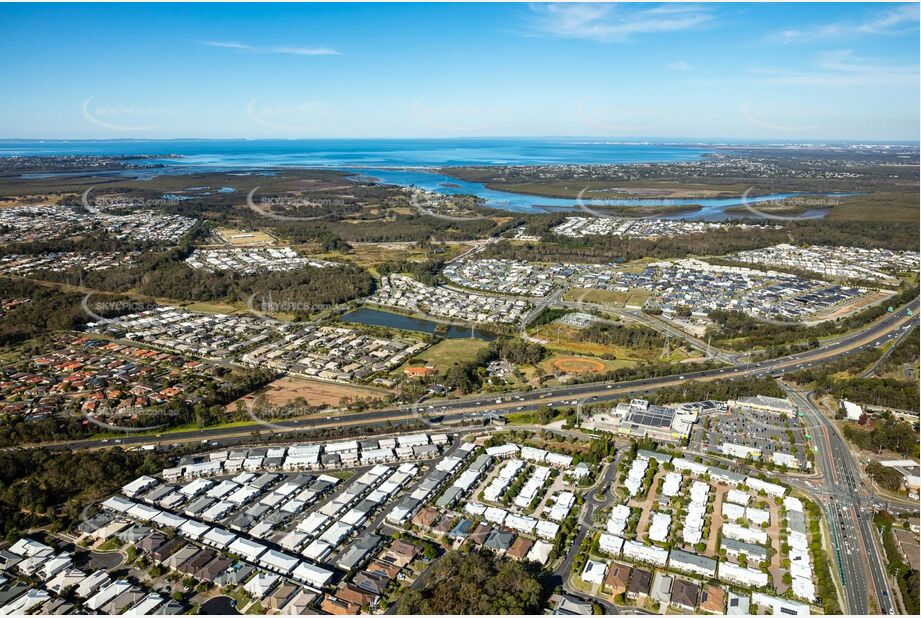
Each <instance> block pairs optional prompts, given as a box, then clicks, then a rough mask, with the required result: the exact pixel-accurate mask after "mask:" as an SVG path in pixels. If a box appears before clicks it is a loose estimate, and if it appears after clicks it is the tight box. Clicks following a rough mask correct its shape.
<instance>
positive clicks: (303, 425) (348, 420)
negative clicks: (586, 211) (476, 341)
mask: <svg viewBox="0 0 921 618" xmlns="http://www.w3.org/2000/svg"><path fill="white" fill-rule="evenodd" d="M918 307H919V301H918V299H915V300H914V301H912V302H910V303H908V304H907V305H904V306H902V307H899V308H898V309H897V310H895V311H893V312H892V313H889V314H887V315H885V316H884V317H883V318H881V319H879V320H877V321H876V322H874V323H872V324H870V325H868V326H867V327H865V328H864V329H862V330H860V331H858V332H855V333H850V334H847V335H844V336H840V337H837V338H834V339H830V340H828V341H826V342H825V343H824V344H823V345H821V346H820V347H818V348H816V349H812V350H808V351H805V352H800V353H797V354H793V355H790V356H784V357H779V358H775V359H771V360H765V361H763V362H759V363H744V364H736V365H734V366H733V365H730V366H722V367H718V368H712V369H706V370H703V371H695V372H688V373H686V374H684V375H677V376H676V375H669V376H662V377H654V378H647V379H641V380H631V381H626V382H594V383H588V384H577V385H566V386H558V387H551V388H544V389H537V390H532V391H527V392H520V393H514V394H503V395H502V396H501V397H498V398H484V397H483V396H479V397H467V398H457V399H450V400H445V401H443V402H441V403H431V402H429V403H423V404H419V405H414V406H410V407H406V406H402V407H394V408H387V409H381V410H372V411H365V412H356V413H348V414H346V413H343V414H342V416H325V417H324V416H320V417H310V418H301V419H293V420H282V421H274V422H273V423H271V427H268V425H269V424H268V423H267V424H266V425H265V426H263V425H260V424H259V422H258V421H257V422H255V423H254V424H251V425H243V426H234V427H214V428H205V429H202V430H193V431H180V432H174V433H170V434H169V435H168V436H166V437H164V436H161V435H152V434H149V433H148V434H143V435H131V434H126V435H125V436H124V437H122V438H120V439H117V440H111V439H110V440H104V439H91V440H80V441H72V442H66V443H59V444H56V445H55V447H54V448H68V449H79V448H100V447H105V446H111V445H112V444H113V442H114V443H117V444H118V445H120V446H125V447H127V446H142V445H155V444H160V443H163V442H168V443H172V444H177V443H181V442H192V441H202V442H212V443H217V442H219V443H221V444H231V443H238V442H246V441H251V440H253V439H254V438H256V437H257V434H263V435H270V434H274V433H294V432H302V431H305V430H315V429H324V428H341V427H343V426H356V427H357V426H371V427H386V426H389V425H390V424H391V423H393V422H398V421H413V420H414V421H421V422H426V423H431V422H435V423H438V424H449V423H459V422H463V421H474V422H476V421H484V422H485V421H486V420H487V419H488V418H490V417H492V416H495V415H500V414H503V413H509V412H518V411H531V410H536V409H538V408H540V407H541V406H545V405H549V406H558V407H562V406H566V407H571V406H577V407H581V404H583V403H584V404H596V403H604V402H613V401H616V400H619V399H623V398H624V397H626V396H636V395H642V394H644V393H649V392H653V391H656V390H660V389H663V388H668V387H675V386H680V385H682V384H686V383H688V382H689V381H698V382H708V381H721V380H735V379H740V378H745V377H758V376H774V377H779V376H781V375H782V374H784V373H786V372H792V371H797V370H800V369H804V368H807V367H811V366H814V365H816V364H820V363H825V362H829V361H832V360H836V359H840V358H842V357H845V356H848V355H850V354H855V353H858V352H860V351H862V350H866V349H869V348H872V347H880V346H882V345H884V344H885V343H887V342H889V341H891V340H892V339H894V338H898V339H901V338H902V337H904V336H905V334H906V332H907V331H908V330H910V329H911V327H912V326H913V325H915V324H917V323H918ZM722 358H723V359H724V360H736V361H737V359H738V357H732V358H728V357H726V356H723V357H722ZM789 395H790V397H791V399H792V400H793V401H794V402H795V403H796V404H797V405H798V407H799V408H800V410H801V411H802V412H803V413H804V414H805V417H806V418H807V420H808V422H809V423H810V425H811V427H812V428H813V429H814V430H815V433H816V436H815V439H816V440H817V441H818V450H817V457H816V460H817V463H818V471H819V472H820V473H821V475H822V479H821V482H819V483H817V482H814V481H813V482H808V481H804V480H802V479H797V478H795V477H790V478H788V479H787V480H788V481H792V483H791V484H793V485H795V486H797V488H799V489H801V490H803V491H806V492H808V493H810V494H811V495H812V496H813V497H815V498H817V499H818V503H819V505H820V507H821V508H822V511H823V513H824V516H825V520H826V522H827V524H828V526H829V535H830V538H831V541H832V546H833V548H834V550H835V556H834V557H833V559H834V562H835V563H836V566H837V568H838V571H839V575H840V577H841V580H842V582H843V584H844V585H843V590H844V597H845V607H846V609H847V611H848V612H850V613H856V614H865V613H868V612H869V611H870V609H871V608H870V607H869V596H870V595H869V593H870V592H871V591H872V592H873V593H874V595H873V596H874V597H875V598H876V599H877V600H878V604H879V606H880V609H881V611H882V612H883V613H894V611H895V608H894V605H893V600H892V597H891V594H890V592H889V586H888V583H887V582H888V578H887V575H886V568H885V564H884V563H883V561H882V548H881V547H879V543H878V541H877V540H876V536H875V534H874V533H873V530H872V522H871V521H870V520H871V515H870V513H871V512H872V511H871V510H870V509H871V507H873V506H874V504H879V502H880V501H879V499H877V498H876V497H875V496H874V495H873V494H871V492H870V491H868V490H867V485H866V484H865V483H864V482H863V481H862V479H861V475H860V467H859V465H858V463H857V462H856V461H855V460H854V457H853V455H852V454H851V452H850V450H849V449H848V447H847V445H846V444H845V442H844V439H843V438H842V437H841V435H840V434H839V433H838V431H837V429H836V428H835V426H834V424H833V423H832V422H831V421H830V420H829V419H828V418H827V417H826V416H825V415H824V414H823V413H822V412H821V411H819V410H818V409H817V408H816V406H815V404H814V403H813V402H812V400H811V399H810V398H809V396H808V393H805V394H804V393H798V392H795V391H790V392H789ZM493 397H495V396H493ZM292 437H293V436H292ZM613 468H614V467H613V466H611V467H610V468H609V470H613ZM608 476H609V475H608V474H605V478H604V479H603V481H602V483H607V482H609V479H608V478H607V477H608ZM606 493H608V494H609V493H610V492H606ZM592 500H594V496H593V498H592ZM602 506H604V504H594V503H592V501H591V500H590V501H589V509H588V510H589V516H590V512H591V510H592V508H594V507H598V508H601V507H602ZM884 506H887V507H889V508H890V509H891V510H894V511H896V512H899V511H902V512H904V511H909V510H910V511H916V510H917V505H911V504H905V503H901V504H892V503H888V504H885V505H884ZM582 528H583V530H584V529H585V527H584V526H583V527H582ZM579 542H580V539H576V542H575V543H574V546H575V547H578V544H579ZM570 558H571V556H569V557H567V560H569V559H570ZM868 575H869V577H868ZM564 577H565V576H564ZM868 582H869V583H870V584H872V588H871V587H870V586H868ZM608 609H610V610H613V609H614V608H613V607H611V608H608Z"/></svg>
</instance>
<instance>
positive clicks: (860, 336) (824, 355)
mask: <svg viewBox="0 0 921 618" xmlns="http://www.w3.org/2000/svg"><path fill="white" fill-rule="evenodd" d="M907 307H910V308H911V309H912V312H913V314H914V315H913V316H908V315H907V313H906V311H905V309H906V308H907ZM917 321H918V300H917V299H916V300H914V301H912V302H911V303H909V304H908V305H906V306H905V307H902V308H900V309H899V310H898V311H896V312H894V313H892V314H888V315H887V316H885V317H884V318H883V319H881V320H879V321H877V322H875V323H873V324H871V325H870V326H868V327H867V328H865V329H864V330H862V331H859V332H857V333H854V334H850V335H848V336H845V337H842V338H841V339H839V340H837V341H834V342H832V343H830V344H828V345H824V346H820V347H819V348H816V349H814V350H808V351H806V352H800V353H798V354H793V355H790V356H784V357H780V358H776V359H771V360H766V361H763V362H760V363H748V364H745V365H739V366H735V367H726V368H721V369H709V370H706V371H696V372H688V373H687V374H685V375H681V376H676V375H671V376H663V377H658V378H648V379H644V380H631V381H627V382H593V383H589V384H576V385H567V386H559V387H552V388H545V389H536V390H532V391H528V392H522V393H512V394H508V393H506V394H503V395H502V396H501V397H497V398H495V399H490V398H488V397H483V396H479V397H467V398H458V399H452V400H447V401H445V402H444V403H441V404H439V403H430V405H429V406H428V407H424V408H420V411H421V412H424V413H426V414H427V415H429V416H431V417H432V418H433V419H435V420H438V421H439V422H442V423H444V422H452V421H462V420H477V419H483V418H484V417H486V416H487V415H489V414H496V413H498V414H502V413H508V412H517V411H530V410H536V409H538V408H540V407H541V406H542V405H550V406H574V405H576V402H577V401H578V400H580V399H581V400H584V402H585V403H588V404H593V403H603V402H606V401H615V400H618V399H621V398H623V397H624V396H627V395H630V396H634V395H641V394H644V393H649V392H653V391H656V390H659V389H662V388H667V387H671V386H680V385H682V384H684V383H686V382H687V381H691V380H695V381H717V380H733V379H739V378H745V377H751V376H769V375H770V376H780V375H782V374H783V373H785V372H790V371H797V370H799V369H803V368H806V367H811V366H813V365H816V364H820V363H824V362H828V361H831V360H835V359H838V358H841V357H844V356H847V355H849V354H854V353H857V352H860V351H862V350H866V349H868V348H871V347H873V346H875V345H882V344H883V343H885V342H886V341H888V340H889V339H891V338H892V337H895V336H896V335H897V334H900V329H903V328H905V329H908V328H911V325H913V324H916V323H917ZM413 418H418V415H417V414H415V412H413V411H412V410H410V409H409V408H407V407H400V408H387V409H382V410H371V411H367V412H358V413H352V414H342V415H341V416H325V417H324V416H318V417H309V418H302V419H295V420H290V421H277V422H273V425H274V427H268V426H261V425H259V424H253V425H244V426H237V427H213V428H205V429H201V430H191V431H181V432H173V433H169V434H164V435H163V436H156V435H150V434H144V435H132V434H130V433H126V434H125V436H124V437H122V438H120V439H118V440H98V439H91V440H77V441H71V442H62V443H57V444H56V445H54V446H55V447H57V448H71V449H78V448H101V447H106V446H112V445H113V444H119V445H121V446H140V445H150V444H159V443H161V442H168V443H179V442H193V441H224V440H228V439H236V440H239V439H248V438H250V437H251V436H252V435H253V434H254V433H258V434H272V433H282V432H292V431H302V430H311V429H323V428H341V427H343V426H348V425H372V426H374V425H376V426H384V425H386V424H387V422H388V421H397V420H410V419H413Z"/></svg>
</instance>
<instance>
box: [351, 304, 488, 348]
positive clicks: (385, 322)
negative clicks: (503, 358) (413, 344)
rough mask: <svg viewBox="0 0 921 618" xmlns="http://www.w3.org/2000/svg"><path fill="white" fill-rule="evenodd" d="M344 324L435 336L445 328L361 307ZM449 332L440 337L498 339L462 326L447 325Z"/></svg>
mask: <svg viewBox="0 0 921 618" xmlns="http://www.w3.org/2000/svg"><path fill="white" fill-rule="evenodd" d="M340 319H341V320H342V321H343V322H352V323H354V324H367V325H368V326H386V327H387V328H397V329H399V330H409V331H413V332H417V333H429V334H434V333H435V330H436V329H437V328H439V327H444V326H445V325H444V324H441V323H440V322H432V321H431V320H423V319H421V318H414V317H412V316H408V315H402V314H399V313H391V312H389V311H381V310H379V309H371V308H369V307H359V308H358V309H355V310H354V311H349V312H348V313H346V314H345V315H343V316H342V317H341V318H340ZM447 327H448V330H447V332H445V331H440V332H439V333H438V335H439V336H440V337H444V338H445V339H470V338H471V334H472V338H473V339H482V340H483V341H492V340H494V339H495V338H496V337H495V335H491V334H489V333H483V332H480V331H478V330H476V329H471V328H464V327H462V326H455V325H447Z"/></svg>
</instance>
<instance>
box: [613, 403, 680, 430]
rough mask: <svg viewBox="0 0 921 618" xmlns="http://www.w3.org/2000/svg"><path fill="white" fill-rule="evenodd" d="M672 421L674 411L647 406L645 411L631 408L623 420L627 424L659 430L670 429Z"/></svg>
mask: <svg viewBox="0 0 921 618" xmlns="http://www.w3.org/2000/svg"><path fill="white" fill-rule="evenodd" d="M674 420H675V411H674V410H673V409H671V408H664V407H661V406H649V407H648V408H646V409H645V410H640V409H638V408H632V407H631V409H630V412H629V413H628V414H627V417H626V418H625V419H624V421H625V422H627V423H632V424H634V425H643V426H646V427H656V428H659V429H664V428H666V427H671V424H672V421H674Z"/></svg>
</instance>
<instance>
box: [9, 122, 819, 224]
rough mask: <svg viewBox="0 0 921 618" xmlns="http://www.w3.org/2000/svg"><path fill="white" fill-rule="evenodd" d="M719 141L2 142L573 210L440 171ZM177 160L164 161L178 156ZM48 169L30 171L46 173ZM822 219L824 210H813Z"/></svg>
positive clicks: (680, 152) (529, 208) (664, 154)
mask: <svg viewBox="0 0 921 618" xmlns="http://www.w3.org/2000/svg"><path fill="white" fill-rule="evenodd" d="M715 149H716V144H713V145H707V144H694V145H681V144H672V143H653V142H637V143H630V142H615V141H602V140H593V139H579V138H570V139H562V138H553V139H551V138H547V139H472V138H471V139H404V140H397V139H373V140H359V139H317V140H78V141H16V140H14V141H0V156H13V155H26V156H28V155H32V156H49V155H111V156H115V155H120V156H126V157H132V156H141V155H154V156H162V157H164V158H162V159H158V158H154V159H144V160H140V161H139V162H140V163H142V164H143V163H158V164H162V165H164V166H165V167H164V168H162V169H154V170H150V171H149V172H141V173H138V172H136V171H133V170H132V171H126V172H118V173H120V174H126V175H139V176H141V177H144V176H145V175H146V176H150V175H155V174H162V173H183V172H185V173H193V172H202V171H233V170H235V169H238V170H253V169H258V168H279V167H294V168H305V167H312V168H318V167H321V168H330V169H337V170H345V171H351V172H355V173H356V174H360V175H361V176H363V177H367V178H373V179H375V180H377V181H379V182H383V183H388V184H395V185H400V186H410V185H414V186H417V187H421V188H424V189H427V190H430V191H437V192H439V193H445V194H459V193H464V194H473V195H476V196H478V197H480V198H482V199H484V200H485V201H486V204H487V205H488V206H491V207H493V208H499V209H503V210H510V211H516V212H541V211H546V210H571V209H574V208H575V207H577V206H578V205H579V203H578V202H577V201H576V200H574V199H561V198H546V197H538V196H531V195H523V194H518V193H509V192H504V191H495V190H492V189H489V188H487V187H485V186H484V185H483V184H481V183H475V182H466V181H462V180H459V179H456V178H454V177H452V176H450V175H447V174H443V173H440V172H437V171H436V168H449V167H457V166H470V165H556V164H558V165H563V164H567V165H568V164H587V165H588V164H591V165H595V164H603V163H654V162H659V163H661V162H674V161H692V160H695V159H699V158H700V157H703V156H704V155H706V154H708V153H711V152H714V151H715ZM176 155H178V157H177V158H165V157H174V156H176ZM45 176H47V175H45V174H31V175H28V177H32V178H40V177H45ZM792 195H793V194H790V193H777V194H772V195H765V196H758V197H750V198H748V202H750V203H755V202H762V201H775V200H781V199H784V198H788V197H791V196H792ZM740 203H741V200H740V199H739V198H721V199H612V200H603V201H591V200H586V201H585V205H587V206H592V205H595V206H599V205H610V206H635V207H638V208H641V207H643V206H673V205H674V206H679V205H685V204H699V205H700V206H701V207H702V210H700V211H697V212H690V213H682V214H679V215H673V216H672V217H671V218H687V219H710V220H718V219H724V218H726V215H725V214H724V212H723V211H724V210H725V209H726V208H728V207H730V206H737V205H739V204H740ZM815 214H816V215H817V216H821V214H822V211H818V212H816V213H815Z"/></svg>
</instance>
